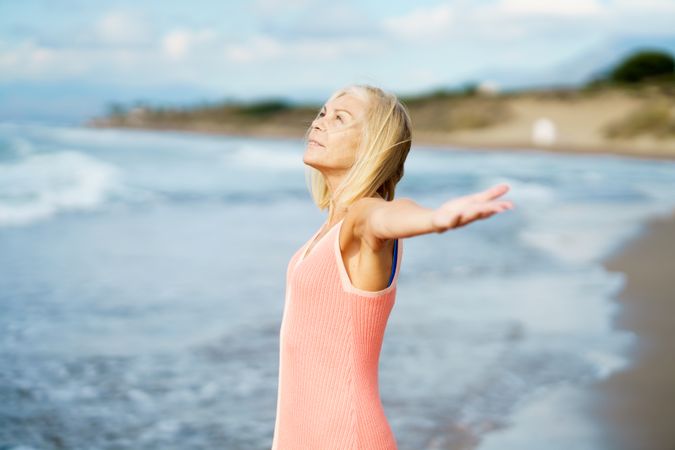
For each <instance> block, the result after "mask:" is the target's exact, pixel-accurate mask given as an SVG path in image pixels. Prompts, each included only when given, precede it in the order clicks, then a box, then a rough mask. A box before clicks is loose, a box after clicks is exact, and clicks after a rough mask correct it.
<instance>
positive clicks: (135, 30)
mask: <svg viewBox="0 0 675 450" xmlns="http://www.w3.org/2000/svg"><path fill="white" fill-rule="evenodd" d="M95 34H96V35H97V36H98V38H99V39H100V40H101V42H103V43H106V44H113V45H116V44H118V45H125V44H138V43H143V42H147V41H148V40H149V39H150V35H149V32H148V26H147V23H146V21H145V20H144V19H143V17H142V16H141V15H140V14H138V13H135V12H131V11H111V12H108V13H106V14H105V15H104V16H103V17H101V18H100V19H99V20H98V22H97V23H96V27H95Z"/></svg>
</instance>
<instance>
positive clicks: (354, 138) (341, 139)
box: [303, 94, 366, 173]
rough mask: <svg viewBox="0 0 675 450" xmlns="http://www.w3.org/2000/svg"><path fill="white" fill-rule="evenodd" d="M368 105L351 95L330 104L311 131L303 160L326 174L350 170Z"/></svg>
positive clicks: (323, 109)
mask: <svg viewBox="0 0 675 450" xmlns="http://www.w3.org/2000/svg"><path fill="white" fill-rule="evenodd" d="M365 114H366V104H365V102H364V101H363V100H361V99H360V98H358V97H355V96H354V95H351V94H344V95H342V96H340V97H338V98H336V99H333V100H332V101H330V102H328V103H326V104H325V105H324V106H323V107H322V108H321V111H320V112H319V117H317V118H316V119H315V120H314V122H312V129H311V130H310V132H309V136H308V138H307V139H308V141H307V147H306V149H305V154H304V157H303V161H304V163H305V164H307V165H309V166H312V167H314V168H315V169H317V170H321V171H322V172H324V173H330V172H336V171H337V172H342V171H343V170H348V169H349V168H350V167H351V166H352V165H353V164H354V161H355V159H356V152H357V149H358V146H359V143H360V142H361V135H362V132H363V119H364V117H365Z"/></svg>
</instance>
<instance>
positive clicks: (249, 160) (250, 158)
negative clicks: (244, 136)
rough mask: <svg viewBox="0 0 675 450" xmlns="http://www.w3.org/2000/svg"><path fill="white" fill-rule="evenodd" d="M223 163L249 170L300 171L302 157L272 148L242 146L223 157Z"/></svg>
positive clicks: (292, 152) (296, 153)
mask: <svg viewBox="0 0 675 450" xmlns="http://www.w3.org/2000/svg"><path fill="white" fill-rule="evenodd" d="M223 163H224V164H227V165H230V164H232V163H234V164H236V165H237V166H241V167H245V168H251V169H273V170H300V171H301V170H302V168H303V164H304V163H303V162H302V155H301V154H300V153H299V152H295V151H288V150H283V149H280V148H274V147H258V146H253V145H244V146H241V147H239V148H238V149H237V150H236V151H233V152H231V153H229V154H226V155H223Z"/></svg>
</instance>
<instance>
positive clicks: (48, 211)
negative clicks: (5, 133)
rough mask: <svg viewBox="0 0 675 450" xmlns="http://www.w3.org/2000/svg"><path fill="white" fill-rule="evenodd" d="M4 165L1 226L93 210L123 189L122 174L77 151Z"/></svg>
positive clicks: (25, 157)
mask: <svg viewBox="0 0 675 450" xmlns="http://www.w3.org/2000/svg"><path fill="white" fill-rule="evenodd" d="M19 151H20V152H23V153H22V155H23V158H22V159H21V160H19V161H18V162H15V163H12V164H3V165H0V226H20V225H26V224H30V223H33V222H36V221H38V220H41V219H45V218H48V217H51V216H53V215H54V214H56V213H58V212H60V211H65V210H71V211H72V210H92V209H96V208H98V207H99V206H100V205H101V204H103V203H104V202H105V201H106V199H107V198H108V196H109V195H110V194H111V193H112V192H113V191H114V190H115V188H116V187H118V186H120V182H119V178H120V173H119V170H118V169H117V168H115V167H114V166H113V165H111V164H107V163H104V162H102V161H99V160H97V159H95V158H92V157H90V156H87V155H84V154H82V153H79V152H76V151H60V152H56V153H42V154H39V153H38V154H30V149H29V148H28V147H25V146H24V147H23V151H22V150H21V147H19Z"/></svg>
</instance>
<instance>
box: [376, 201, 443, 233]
mask: <svg viewBox="0 0 675 450" xmlns="http://www.w3.org/2000/svg"><path fill="white" fill-rule="evenodd" d="M433 211H434V209H433V208H425V207H424V206H421V205H419V204H418V203H416V202H415V201H414V200H412V199H410V198H400V199H394V200H392V201H390V202H383V203H382V205H380V206H379V207H378V208H375V209H374V210H373V211H372V212H371V214H370V215H369V217H368V225H367V228H368V230H369V232H370V233H371V234H372V235H373V236H374V237H375V238H377V239H382V240H385V239H396V238H407V237H412V236H419V235H421V234H427V233H431V232H435V231H436V230H435V229H434V228H433V226H432V221H431V217H432V213H433Z"/></svg>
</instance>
